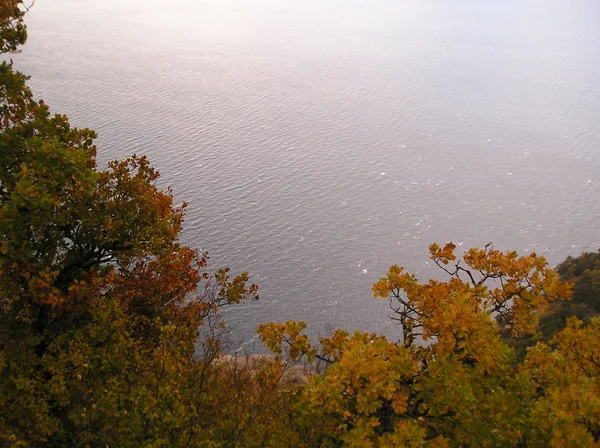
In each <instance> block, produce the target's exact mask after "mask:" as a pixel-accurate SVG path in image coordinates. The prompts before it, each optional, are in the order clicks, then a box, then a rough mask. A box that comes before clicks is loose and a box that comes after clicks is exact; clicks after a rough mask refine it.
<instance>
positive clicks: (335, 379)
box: [260, 244, 600, 447]
mask: <svg viewBox="0 0 600 448" xmlns="http://www.w3.org/2000/svg"><path fill="white" fill-rule="evenodd" d="M454 249H455V246H454V245H453V244H447V245H446V246H444V247H440V246H438V245H436V244H434V245H432V246H431V247H430V253H431V258H432V260H433V261H434V262H435V263H436V264H437V265H438V266H439V267H440V268H441V269H442V270H443V271H444V272H445V273H446V274H447V275H448V276H449V279H448V280H447V281H445V282H441V281H436V280H430V281H429V282H427V283H424V284H423V283H420V282H419V281H418V280H417V279H416V277H415V276H414V275H412V274H409V273H406V272H404V270H403V269H402V268H401V267H398V266H392V267H391V268H390V270H389V272H388V275H387V276H386V277H384V278H382V279H381V280H379V281H378V282H377V283H375V285H374V286H373V291H374V295H375V297H379V298H386V299H388V300H389V301H390V306H391V309H392V310H393V315H392V318H393V319H395V320H397V321H398V322H399V323H400V324H401V325H402V327H403V328H402V329H403V339H402V340H400V341H398V342H394V341H389V340H388V339H387V338H385V337H383V336H380V335H376V334H366V333H361V332H355V333H354V334H353V335H350V334H349V333H347V332H345V331H342V330H338V331H336V332H335V333H334V334H333V335H332V337H330V338H323V339H321V341H320V346H319V347H316V348H315V347H312V345H311V344H310V342H309V340H308V338H307V337H306V336H304V335H303V334H302V330H303V329H304V324H303V323H295V322H288V323H287V324H274V323H271V324H268V325H263V326H262V327H261V329H260V334H261V337H262V338H263V340H264V341H265V342H266V343H267V344H268V345H269V346H270V348H271V349H272V350H274V351H275V353H276V354H277V355H278V356H286V355H287V357H288V358H290V359H292V360H299V359H301V358H302V357H306V358H308V361H309V362H313V361H314V360H315V359H320V360H322V361H325V362H326V363H328V364H329V366H328V368H327V369H326V371H325V372H324V373H323V374H322V375H316V376H314V377H312V378H311V381H310V383H309V384H308V386H307V387H306V388H305V389H304V390H302V391H301V392H299V397H298V400H299V402H300V403H301V404H300V408H301V409H303V412H304V414H303V417H302V419H299V420H298V421H297V424H298V425H299V427H300V429H302V427H303V425H305V424H306V423H305V422H315V421H319V422H322V425H323V426H324V428H323V433H321V434H320V435H317V436H315V435H314V434H313V435H311V437H312V440H313V441H314V440H315V437H316V440H320V442H323V443H322V445H323V446H342V445H344V446H346V445H347V446H355V447H365V446H378V447H379V446H381V447H388V446H414V447H417V446H418V447H422V446H428V447H445V446H531V447H535V446H596V445H598V444H599V437H600V433H599V432H598V428H600V426H599V425H600V420H599V418H600V402H599V401H598V400H597V399H596V396H597V392H598V387H599V386H600V384H599V382H598V381H599V380H598V372H597V368H598V365H600V364H598V363H599V362H600V355H599V354H598V353H596V352H597V347H600V345H599V344H598V342H599V339H598V337H599V336H600V333H598V328H600V327H599V325H600V320H595V321H593V324H591V326H590V327H588V328H586V329H585V330H582V329H581V327H580V323H579V322H577V321H576V320H573V321H570V324H569V327H568V328H567V329H566V330H565V331H564V332H562V333H559V334H558V335H557V336H556V337H555V341H553V343H554V344H556V345H557V347H556V349H554V350H553V349H552V347H551V346H548V345H546V344H538V345H537V346H536V347H535V348H533V349H531V350H530V352H529V355H528V357H527V359H526V360H525V361H524V362H523V363H522V364H520V365H519V364H517V363H516V362H515V357H514V352H513V351H512V349H511V348H510V347H509V346H507V345H506V344H505V343H504V341H503V339H502V336H501V332H502V330H503V329H505V328H506V327H509V329H510V330H511V331H512V332H513V334H515V335H518V334H522V333H526V332H529V331H532V330H533V329H535V326H536V319H537V316H538V315H539V313H540V312H541V311H542V310H544V309H547V307H548V306H549V304H550V303H552V302H554V301H556V300H562V299H567V298H568V297H569V295H570V285H569V284H568V283H565V282H562V281H561V280H560V279H559V278H558V274H557V273H556V272H554V271H553V270H552V269H550V268H549V267H548V266H547V263H546V261H545V260H544V259H543V258H542V257H538V256H537V255H535V254H531V255H529V256H526V257H519V256H518V255H517V254H516V253H515V252H506V253H502V252H500V251H497V250H495V249H493V248H492V247H491V246H489V245H488V246H486V247H485V248H484V249H482V250H479V249H471V250H469V251H468V252H466V253H465V254H464V256H463V257H462V260H459V261H457V257H456V256H455V254H454ZM496 317H498V319H499V320H500V321H501V322H502V327H500V326H499V325H498V324H497V321H496ZM546 415H549V416H550V417H549V418H548V419H546V418H545V416H546ZM324 434H328V435H329V437H328V438H327V437H324ZM319 437H320V439H319ZM305 440H309V439H308V438H307V439H305Z"/></svg>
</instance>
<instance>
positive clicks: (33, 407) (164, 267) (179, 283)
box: [0, 0, 264, 446]
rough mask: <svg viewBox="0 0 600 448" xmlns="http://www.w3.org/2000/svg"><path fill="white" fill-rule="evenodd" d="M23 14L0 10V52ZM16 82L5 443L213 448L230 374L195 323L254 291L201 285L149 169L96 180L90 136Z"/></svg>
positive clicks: (244, 285) (6, 120) (2, 134)
mask: <svg viewBox="0 0 600 448" xmlns="http://www.w3.org/2000/svg"><path fill="white" fill-rule="evenodd" d="M23 14H24V6H23V4H22V2H21V1H11V0H2V1H0V51H2V52H12V51H17V50H18V47H19V45H21V44H22V43H23V42H24V41H25V38H26V30H25V26H24V24H23V21H22V19H23ZM26 81H27V77H26V76H24V75H23V74H21V73H19V72H17V71H15V70H14V69H13V66H12V62H10V61H5V62H2V63H1V64H0V114H1V116H0V397H1V399H0V444H3V445H4V444H7V445H12V446H40V445H45V446H107V445H108V446H116V445H118V446H142V445H147V446H190V445H192V446H201V445H206V446H210V444H211V443H213V442H214V443H213V446H218V444H219V438H218V437H217V436H215V437H216V438H214V440H213V439H211V437H213V436H212V435H211V433H210V432H209V431H208V429H209V428H210V427H215V426H218V425H219V424H221V423H220V422H218V421H216V420H215V418H214V417H213V415H214V414H215V409H217V408H218V406H219V404H218V403H217V402H216V401H215V397H218V396H219V394H218V393H217V391H218V390H219V389H218V387H220V386H218V385H220V384H221V383H222V381H224V380H223V378H225V374H224V373H223V371H222V370H223V369H219V367H218V366H217V365H215V363H214V362H213V360H214V358H215V356H216V355H217V354H218V351H219V348H220V347H219V340H218V338H212V337H205V338H203V339H199V338H198V328H199V327H202V326H214V325H215V321H214V319H215V316H216V314H217V312H218V309H219V307H220V306H222V305H224V304H230V303H236V302H239V301H240V300H243V299H245V298H256V297H257V289H256V286H255V285H251V284H249V283H248V274H246V273H243V274H241V275H238V276H236V277H232V276H230V274H229V271H228V270H227V269H221V270H219V271H217V272H216V273H215V274H214V275H212V276H209V275H207V274H206V273H205V272H204V268H205V266H206V260H207V258H206V254H200V253H198V252H197V251H195V250H193V249H191V248H189V247H186V246H184V245H182V244H181V243H180V242H179V239H178V235H179V233H180V231H181V229H182V223H183V217H184V212H185V207H186V205H185V204H183V205H181V206H175V205H174V203H173V196H172V193H171V191H170V190H160V189H159V188H158V187H157V186H156V181H157V179H158V176H159V174H158V172H157V171H156V170H155V169H153V168H152V167H151V166H150V164H149V162H148V160H147V159H146V158H145V157H139V156H136V155H134V156H132V157H130V158H128V159H126V160H124V161H114V162H111V163H110V164H109V165H108V168H107V169H105V170H100V169H98V167H97V165H96V159H95V157H96V147H95V146H94V143H93V141H94V138H95V133H94V132H93V131H91V130H88V129H76V128H73V127H72V126H71V125H70V123H69V120H68V119H67V117H66V116H64V115H52V114H51V113H50V112H49V109H48V107H47V106H46V104H44V102H43V101H38V100H35V99H34V97H33V95H32V93H31V91H30V89H29V88H28V87H27V85H26ZM217 328H218V325H217ZM198 344H200V345H201V346H202V349H201V350H200V351H202V352H203V353H205V356H204V357H201V358H199V357H197V356H195V354H196V352H197V350H198ZM263 396H264V394H263ZM253 397H254V398H253V399H254V402H255V403H258V402H259V401H260V400H262V398H261V397H262V396H261V395H259V394H254V395H253ZM225 404H226V403H225ZM232 405H233V404H232ZM245 406H248V405H247V404H245ZM225 407H227V406H225ZM246 409H247V408H246ZM255 432H260V431H255ZM240 434H241V432H240ZM239 437H241V436H239ZM211 440H212V442H211Z"/></svg>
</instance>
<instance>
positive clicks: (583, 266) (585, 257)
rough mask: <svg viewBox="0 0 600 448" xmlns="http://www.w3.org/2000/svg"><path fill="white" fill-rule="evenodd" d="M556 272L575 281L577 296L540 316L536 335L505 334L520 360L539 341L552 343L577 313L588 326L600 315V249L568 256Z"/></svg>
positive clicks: (561, 276)
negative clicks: (554, 337)
mask: <svg viewBox="0 0 600 448" xmlns="http://www.w3.org/2000/svg"><path fill="white" fill-rule="evenodd" d="M556 272H557V273H558V274H559V275H560V278H561V279H562V280H564V281H568V282H570V283H572V284H573V299H572V300H571V301H557V302H553V303H552V304H550V307H549V308H548V309H547V310H546V311H544V312H543V313H542V314H541V315H540V317H539V323H538V326H537V331H536V332H535V334H533V335H522V336H519V337H513V336H511V335H510V334H509V332H505V333H504V338H505V341H506V343H507V344H509V345H510V346H511V347H513V348H514V349H515V352H516V354H517V358H518V359H519V360H522V359H523V358H524V357H525V354H526V348H527V347H531V346H533V345H534V344H535V343H536V342H538V341H543V342H549V341H550V340H551V339H552V338H553V336H554V335H555V334H556V333H558V332H559V331H560V330H562V329H563V328H565V327H566V326H567V320H568V318H569V317H572V316H574V317H576V318H577V319H579V320H581V321H583V323H584V324H585V325H587V324H588V323H589V322H590V320H591V319H592V318H593V317H596V316H598V315H600V251H599V252H595V253H593V252H586V253H583V254H581V255H580V256H578V257H575V258H573V257H568V258H567V259H566V260H565V261H563V262H562V263H561V264H559V265H558V266H557V267H556Z"/></svg>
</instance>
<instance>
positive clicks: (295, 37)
mask: <svg viewBox="0 0 600 448" xmlns="http://www.w3.org/2000/svg"><path fill="white" fill-rule="evenodd" d="M27 21H28V24H29V34H30V38H29V42H28V44H27V46H26V48H25V50H24V51H23V53H22V54H20V55H17V56H15V57H14V60H15V63H16V65H17V67H18V68H19V69H21V70H23V71H24V72H26V73H28V74H31V75H32V79H31V85H32V87H33V88H34V91H35V93H36V95H38V96H40V97H42V98H44V99H45V100H46V101H47V102H48V103H49V104H50V105H51V106H52V108H53V110H54V111H56V112H62V113H67V114H69V116H70V117H71V119H72V121H73V122H74V123H75V124H76V125H77V126H87V127H91V128H94V129H96V130H97V131H98V132H99V134H100V138H99V139H98V145H99V162H100V163H101V164H102V165H103V164H105V163H106V162H107V161H108V160H111V159H114V158H123V157H126V156H127V155H129V154H132V153H138V154H146V155H148V156H149V157H150V159H151V161H152V162H153V164H154V165H155V166H156V167H158V169H159V170H160V171H161V172H162V176H163V177H162V181H161V182H162V184H163V185H171V186H173V188H174V190H175V192H176V197H177V199H178V200H179V201H183V200H186V201H188V202H189V204H190V205H189V212H188V215H187V221H186V224H185V231H184V233H183V240H184V242H185V243H186V244H189V245H191V246H194V247H198V248H200V249H202V250H205V249H206V250H209V251H210V254H211V263H212V265H213V266H219V265H222V264H228V265H230V266H231V267H232V268H234V269H235V270H248V271H250V272H251V273H252V275H253V278H254V280H255V281H256V282H257V283H258V284H259V285H260V287H261V300H260V301H259V302H256V303H249V304H245V305H241V306H238V307H235V308H232V309H230V310H228V311H227V317H228V320H229V321H230V322H231V324H232V326H233V328H234V332H233V335H232V337H233V339H234V340H238V339H245V340H247V341H248V340H251V339H252V337H253V335H254V329H255V328H256V326H257V324H258V323H259V322H263V321H269V320H277V321H281V320H287V319H305V320H307V321H309V322H311V331H312V332H313V333H314V334H325V333H327V332H328V331H330V330H331V329H332V328H335V327H338V326H343V327H345V328H348V329H353V328H360V329H362V330H368V331H377V332H384V333H387V334H391V335H398V334H399V331H398V329H397V328H395V327H394V325H393V324H392V323H391V322H390V320H389V319H388V318H387V316H386V314H387V308H386V304H385V303H384V302H377V301H375V300H373V299H371V292H370V286H371V284H372V283H373V282H374V281H375V280H377V279H378V278H379V277H380V276H382V275H384V273H385V271H386V269H387V267H388V266H389V265H390V264H401V265H404V266H406V267H407V268H408V269H410V270H412V271H414V272H416V273H417V274H418V275H419V276H420V277H421V278H427V277H429V276H431V275H435V272H434V271H433V269H432V268H431V267H430V266H429V265H428V263H427V258H426V253H427V247H428V245H429V244H430V243H432V242H440V243H443V242H446V241H453V242H455V243H456V244H458V245H459V246H460V247H459V249H461V250H462V249H466V248H468V247H471V246H483V245H484V244H486V243H488V242H490V241H492V242H494V244H495V246H496V247H498V248H502V249H509V248H510V249H517V250H519V251H520V252H521V253H524V254H526V253H529V252H531V251H536V252H538V253H541V254H544V255H546V256H547V258H548V259H549V261H550V262H551V263H552V264H556V263H558V262H560V261H561V260H562V259H564V257H566V256H567V255H570V254H571V255H577V254H579V253H580V252H582V251H584V250H595V249H597V248H598V247H600V232H599V230H600V145H599V144H600V47H599V43H600V26H598V24H599V23H600V3H599V2H597V1H595V0H545V1H534V0H531V1H517V0H509V1H502V2H499V1H481V0H464V1H447V0H428V1H425V0H375V1H359V0H351V1H341V0H328V1H322V0H302V1H299V0H286V1H278V2H275V1H267V0H252V1H250V0H128V1H125V2H123V1H117V0H102V1H101V0H52V1H43V0H40V1H38V2H36V4H35V7H34V8H33V9H32V10H31V12H30V13H29V14H28V16H27Z"/></svg>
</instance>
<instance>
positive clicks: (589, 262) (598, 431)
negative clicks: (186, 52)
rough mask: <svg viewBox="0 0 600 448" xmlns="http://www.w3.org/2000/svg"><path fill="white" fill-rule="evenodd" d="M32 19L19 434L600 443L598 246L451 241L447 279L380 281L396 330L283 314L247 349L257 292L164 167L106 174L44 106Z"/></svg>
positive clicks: (437, 252)
mask: <svg viewBox="0 0 600 448" xmlns="http://www.w3.org/2000/svg"><path fill="white" fill-rule="evenodd" d="M26 12H27V8H26V5H24V4H23V2H22V1H21V0H0V52H1V53H2V54H3V56H4V57H3V58H2V59H3V62H2V63H0V168H1V169H0V445H1V446H14V447H38V446H48V447H59V446H60V447H62V446H69V447H95V446H111V447H112V446H115V447H140V446H145V447H341V446H349V447H461V446H486V447H488V446H489V447H492V446H502V447H509V446H514V447H541V446H551V447H584V446H586V447H588V446H600V317H597V316H598V315H599V310H600V252H598V253H586V254H582V255H581V256H579V257H577V258H568V259H567V260H565V261H564V262H563V263H561V264H560V265H559V266H558V267H556V269H553V268H552V267H550V266H549V265H548V263H547V262H546V260H545V259H544V257H542V256H538V255H536V254H529V255H527V256H520V255H519V254H517V253H516V252H514V251H507V252H502V251H499V250H497V249H495V248H494V247H493V246H492V245H486V246H484V247H483V248H480V249H477V248H474V249H470V250H468V251H466V252H464V253H462V254H459V253H457V251H456V246H455V245H454V244H452V243H447V244H444V245H438V244H432V245H431V246H430V253H429V257H430V258H431V260H432V261H433V262H434V263H435V264H437V266H438V267H439V269H440V270H441V272H442V273H443V274H444V276H445V280H443V281H442V280H429V281H426V282H423V281H421V280H419V279H417V278H416V277H415V276H414V275H413V274H411V273H409V272H406V271H405V270H404V269H403V268H402V267H400V266H397V265H394V266H391V267H390V268H389V271H388V272H387V273H385V275H383V277H382V278H381V279H380V280H379V281H377V282H376V283H375V284H374V285H373V295H374V298H375V299H377V300H380V301H381V302H382V306H386V305H388V306H390V307H391V310H392V313H391V318H392V319H393V320H394V321H396V323H397V325H399V326H400V327H401V329H402V335H403V337H402V339H400V340H399V341H394V340H389V339H388V338H386V337H384V336H382V335H378V334H373V333H364V332H358V331H357V332H354V333H349V332H347V331H344V330H336V331H335V332H333V333H332V334H331V335H329V336H327V337H323V338H321V339H320V340H319V341H312V340H311V339H310V338H309V337H308V336H307V335H306V334H305V333H304V330H305V328H306V324H305V323H304V322H292V321H290V322H286V323H276V322H271V323H265V324H263V325H261V326H260V328H259V330H258V331H259V334H260V337H261V339H262V341H263V342H264V344H266V346H267V347H268V348H269V349H270V350H271V352H272V356H255V357H250V358H246V359H242V358H240V359H236V358H234V357H231V356H228V354H227V353H226V351H225V347H224V345H223V342H224V339H223V337H222V335H223V331H224V330H223V328H224V325H225V324H224V322H223V321H222V318H221V314H220V310H221V309H222V308H223V307H224V306H235V305H236V304H237V303H239V302H241V301H245V300H256V299H258V287H257V286H256V285H255V284H253V283H252V282H251V278H250V275H249V274H248V273H246V272H242V273H232V272H231V271H230V270H229V269H228V268H222V269H219V270H217V271H215V272H212V273H209V271H208V270H207V259H208V258H207V257H208V254H206V253H200V252H199V251H197V250H195V249H194V248H190V247H186V246H185V245H183V244H182V243H181V242H180V240H179V235H180V232H181V231H182V228H183V221H184V215H185V210H186V207H187V205H186V204H182V205H176V204H175V203H174V199H173V193H172V191H171V190H169V189H166V190H163V189H160V188H159V187H158V186H157V180H158V178H159V173H158V172H157V170H155V169H154V168H153V167H152V166H151V164H150V162H149V160H148V159H147V158H146V157H144V156H143V155H135V154H133V155H132V156H131V157H129V158H127V159H125V160H120V161H113V162H111V163H109V164H108V166H107V167H106V168H100V167H98V166H97V164H96V151H97V148H96V146H95V144H94V139H95V137H96V134H95V133H94V131H92V130H89V129H77V128H74V127H72V126H71V124H70V122H69V119H68V117H67V116H66V115H53V114H51V113H50V111H49V107H48V106H47V105H46V104H45V103H44V102H43V101H42V100H38V99H35V97H34V94H33V93H32V91H31V90H30V89H29V87H28V86H27V76H26V75H24V74H22V73H20V72H18V71H16V70H15V69H14V67H13V63H12V60H11V59H10V54H11V53H15V52H18V51H19V48H20V47H21V46H22V45H23V44H25V41H26V38H27V29H26V26H25V22H24V18H25V14H26ZM386 302H387V304H386Z"/></svg>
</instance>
